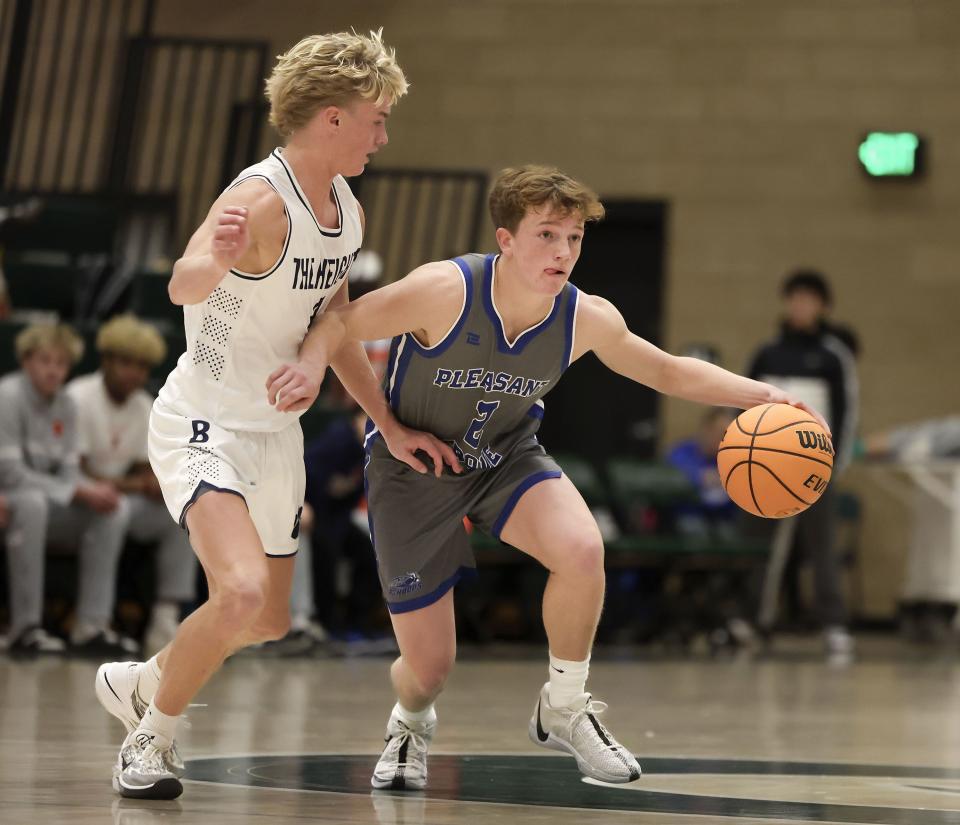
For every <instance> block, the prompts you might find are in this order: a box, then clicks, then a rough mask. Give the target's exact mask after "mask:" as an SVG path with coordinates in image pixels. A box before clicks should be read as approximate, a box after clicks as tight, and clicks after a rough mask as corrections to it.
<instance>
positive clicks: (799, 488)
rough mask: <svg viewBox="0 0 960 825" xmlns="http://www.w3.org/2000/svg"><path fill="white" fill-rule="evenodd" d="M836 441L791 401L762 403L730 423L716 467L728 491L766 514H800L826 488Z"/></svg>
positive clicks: (755, 511)
mask: <svg viewBox="0 0 960 825" xmlns="http://www.w3.org/2000/svg"><path fill="white" fill-rule="evenodd" d="M833 455H834V453H833V442H832V441H831V439H830V436H829V435H828V434H827V433H826V432H825V431H824V429H823V427H821V426H820V424H819V423H817V421H816V420H815V419H814V418H813V417H812V416H811V415H810V414H809V413H807V412H804V411H803V410H801V409H798V408H797V407H791V406H790V405H789V404H762V405H760V406H759V407H753V408H752V409H749V410H745V411H744V412H742V413H740V415H738V416H737V417H736V418H735V419H734V420H733V421H732V422H731V423H730V426H729V427H727V431H726V433H725V434H724V436H723V440H722V441H721V442H720V448H719V450H718V452H717V469H718V470H719V471H720V480H721V481H722V482H723V488H724V489H725V490H726V491H727V495H729V496H730V498H731V499H733V501H734V502H736V504H738V505H739V506H740V507H742V508H743V509H744V510H746V511H747V512H748V513H752V514H753V515H755V516H762V517H763V518H786V517H787V516H793V515H796V514H797V513H801V512H803V511H804V510H806V509H807V508H808V507H809V506H810V505H811V504H813V503H814V502H816V501H817V499H819V498H820V496H821V495H822V494H823V491H824V490H825V489H826V488H827V484H828V483H829V481H830V474H831V472H832V470H833Z"/></svg>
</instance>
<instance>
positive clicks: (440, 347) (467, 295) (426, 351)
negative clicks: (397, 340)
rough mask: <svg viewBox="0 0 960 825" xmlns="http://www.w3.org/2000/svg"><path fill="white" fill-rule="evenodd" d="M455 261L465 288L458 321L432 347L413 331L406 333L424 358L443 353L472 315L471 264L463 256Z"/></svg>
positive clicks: (416, 350)
mask: <svg viewBox="0 0 960 825" xmlns="http://www.w3.org/2000/svg"><path fill="white" fill-rule="evenodd" d="M452 262H453V263H455V264H456V265H457V267H458V268H459V269H460V273H461V274H462V275H463V289H464V300H463V310H462V311H461V313H460V317H459V318H458V319H457V322H456V323H455V324H454V325H453V326H452V327H451V328H450V331H449V332H448V333H447V334H446V336H445V337H444V338H443V340H442V341H438V342H437V343H436V344H434V345H433V346H432V347H425V346H423V345H422V344H421V343H420V342H419V341H418V340H417V339H416V338H415V337H414V335H413V333H410V332H408V333H406V336H407V341H408V343H409V344H410V345H411V346H412V347H413V350H414V352H416V353H417V354H418V355H422V356H423V357H424V358H436V357H437V356H438V355H443V354H444V353H445V352H446V351H447V350H448V349H450V347H451V346H452V345H453V343H454V342H455V341H456V340H457V338H459V337H460V333H461V332H462V331H463V325H464V324H465V323H466V322H467V318H468V317H469V316H470V308H471V307H472V306H473V273H472V272H471V271H470V266H469V264H467V262H466V261H465V260H464V259H463V258H454V259H453V261H452Z"/></svg>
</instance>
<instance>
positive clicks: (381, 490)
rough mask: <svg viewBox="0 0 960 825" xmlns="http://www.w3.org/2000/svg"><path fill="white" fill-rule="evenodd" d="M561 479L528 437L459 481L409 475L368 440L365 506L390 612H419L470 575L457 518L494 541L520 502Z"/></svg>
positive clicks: (469, 553) (450, 476)
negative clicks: (543, 484) (528, 493)
mask: <svg viewBox="0 0 960 825" xmlns="http://www.w3.org/2000/svg"><path fill="white" fill-rule="evenodd" d="M427 465H428V466H430V462H429V460H428V461H427ZM561 475H562V472H561V470H560V466H559V465H558V464H557V462H555V461H554V460H553V459H552V458H551V457H550V456H549V455H547V453H546V452H545V451H544V449H543V447H541V446H540V444H539V442H538V441H537V440H536V438H533V437H531V438H528V439H525V440H524V441H521V442H520V443H519V444H518V445H517V446H516V447H514V448H513V449H512V450H511V451H510V452H509V453H507V455H506V456H505V457H504V459H503V462H502V463H501V464H500V465H499V466H498V467H496V468H493V469H488V470H474V471H472V472H468V471H464V473H463V474H461V475H456V474H454V473H453V472H450V471H449V470H446V471H445V472H444V474H443V475H442V476H441V477H440V478H437V477H436V476H434V475H433V473H427V474H426V475H421V474H420V473H418V472H416V471H415V470H412V469H410V467H408V466H407V465H406V464H404V463H403V462H401V461H398V460H397V459H395V458H394V457H393V456H392V455H390V452H389V450H387V448H386V446H385V445H384V443H383V441H382V439H380V438H379V437H377V438H375V440H374V441H373V443H372V444H371V445H370V446H368V448H367V458H366V468H365V480H366V487H367V506H368V514H369V517H370V535H371V538H372V540H373V547H374V550H375V552H376V554H377V569H378V572H379V574H380V586H381V588H382V590H383V597H384V599H386V602H387V608H388V609H389V610H390V612H391V613H407V612H409V611H411V610H419V609H420V608H421V607H427V606H428V605H431V604H433V603H434V602H435V601H438V600H439V599H440V598H441V597H442V596H443V595H444V594H445V593H446V592H447V591H448V590H449V589H450V588H451V587H453V586H454V585H455V584H456V583H457V582H458V581H459V580H460V579H461V578H463V577H464V576H470V575H475V574H476V567H477V562H476V559H475V558H474V556H473V550H472V549H471V547H470V539H469V536H468V535H467V532H466V529H465V528H464V524H463V517H464V516H467V517H468V518H469V519H470V521H471V522H473V524H474V526H476V527H477V528H479V529H481V530H483V531H484V532H487V533H489V534H490V535H492V536H494V537H496V538H500V532H501V531H502V530H503V528H504V525H506V523H507V519H509V518H510V514H511V513H513V509H514V508H515V507H516V506H517V502H518V501H519V500H520V497H521V496H522V495H523V494H524V493H525V492H526V491H527V490H529V489H530V488H531V487H533V486H534V485H535V484H539V483H540V482H541V481H545V480H547V479H549V478H560V476H561Z"/></svg>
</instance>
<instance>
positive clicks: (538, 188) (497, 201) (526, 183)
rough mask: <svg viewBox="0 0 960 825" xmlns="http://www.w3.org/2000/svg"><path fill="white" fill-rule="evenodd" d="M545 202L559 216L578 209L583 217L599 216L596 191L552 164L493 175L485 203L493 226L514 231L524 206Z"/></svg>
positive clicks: (599, 217) (536, 205)
mask: <svg viewBox="0 0 960 825" xmlns="http://www.w3.org/2000/svg"><path fill="white" fill-rule="evenodd" d="M545 203H549V204H550V206H551V207H552V208H553V210H555V211H557V212H559V213H560V214H561V215H562V217H567V216H568V215H570V214H571V213H573V212H579V213H580V215H581V217H582V218H583V220H585V221H598V220H600V219H601V218H602V217H603V214H604V209H603V204H602V203H600V199H599V198H598V197H597V195H596V193H595V192H594V191H593V190H592V189H590V188H589V187H587V186H585V185H584V184H582V183H580V182H579V181H577V180H574V179H573V178H571V177H570V176H569V175H567V174H565V173H564V172H561V171H560V170H559V169H556V168H554V167H552V166H535V165H527V166H519V167H516V168H509V169H504V170H503V171H502V172H500V174H499V175H497V177H496V180H494V182H493V189H492V190H491V191H490V198H489V201H488V205H489V207H490V217H491V218H492V219H493V225H494V227H496V228H498V229H499V228H500V227H503V228H504V229H507V230H509V231H510V232H516V231H517V226H519V224H520V221H522V220H523V216H524V215H525V214H526V213H527V210H528V209H531V208H534V207H538V206H543V205H544V204H545Z"/></svg>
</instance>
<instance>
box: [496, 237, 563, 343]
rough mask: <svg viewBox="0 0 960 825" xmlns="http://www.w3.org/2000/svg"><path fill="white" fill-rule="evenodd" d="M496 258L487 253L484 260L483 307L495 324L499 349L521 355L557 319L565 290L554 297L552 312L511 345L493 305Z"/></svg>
mask: <svg viewBox="0 0 960 825" xmlns="http://www.w3.org/2000/svg"><path fill="white" fill-rule="evenodd" d="M496 258H497V256H496V255H487V258H486V260H485V261H484V262H483V308H484V309H485V310H486V313H487V317H488V318H489V319H490V323H491V324H492V325H493V331H494V333H496V336H497V350H498V351H500V352H502V353H504V354H506V355H519V354H520V353H521V352H523V350H524V348H525V347H526V346H527V344H529V343H530V342H531V341H532V340H533V339H534V338H536V337H537V336H538V335H539V334H540V333H541V332H543V331H544V330H546V329H549V328H550V326H551V325H552V324H553V322H554V321H555V320H556V319H557V315H558V314H559V312H560V303H561V299H562V298H563V291H562V290H561V292H560V294H559V295H557V297H556V298H554V301H553V309H551V310H550V314H549V315H548V316H547V317H546V318H544V319H543V320H542V321H541V322H540V323H539V324H537V325H536V326H535V327H532V328H530V329H528V330H527V331H526V332H524V333H523V335H521V336H520V337H519V338H517V340H516V341H514V342H513V346H510V344H509V343H508V342H507V336H506V333H505V332H504V329H503V321H502V320H501V318H500V316H499V315H498V314H497V310H496V308H495V307H494V305H493V262H494V261H495V260H496Z"/></svg>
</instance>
